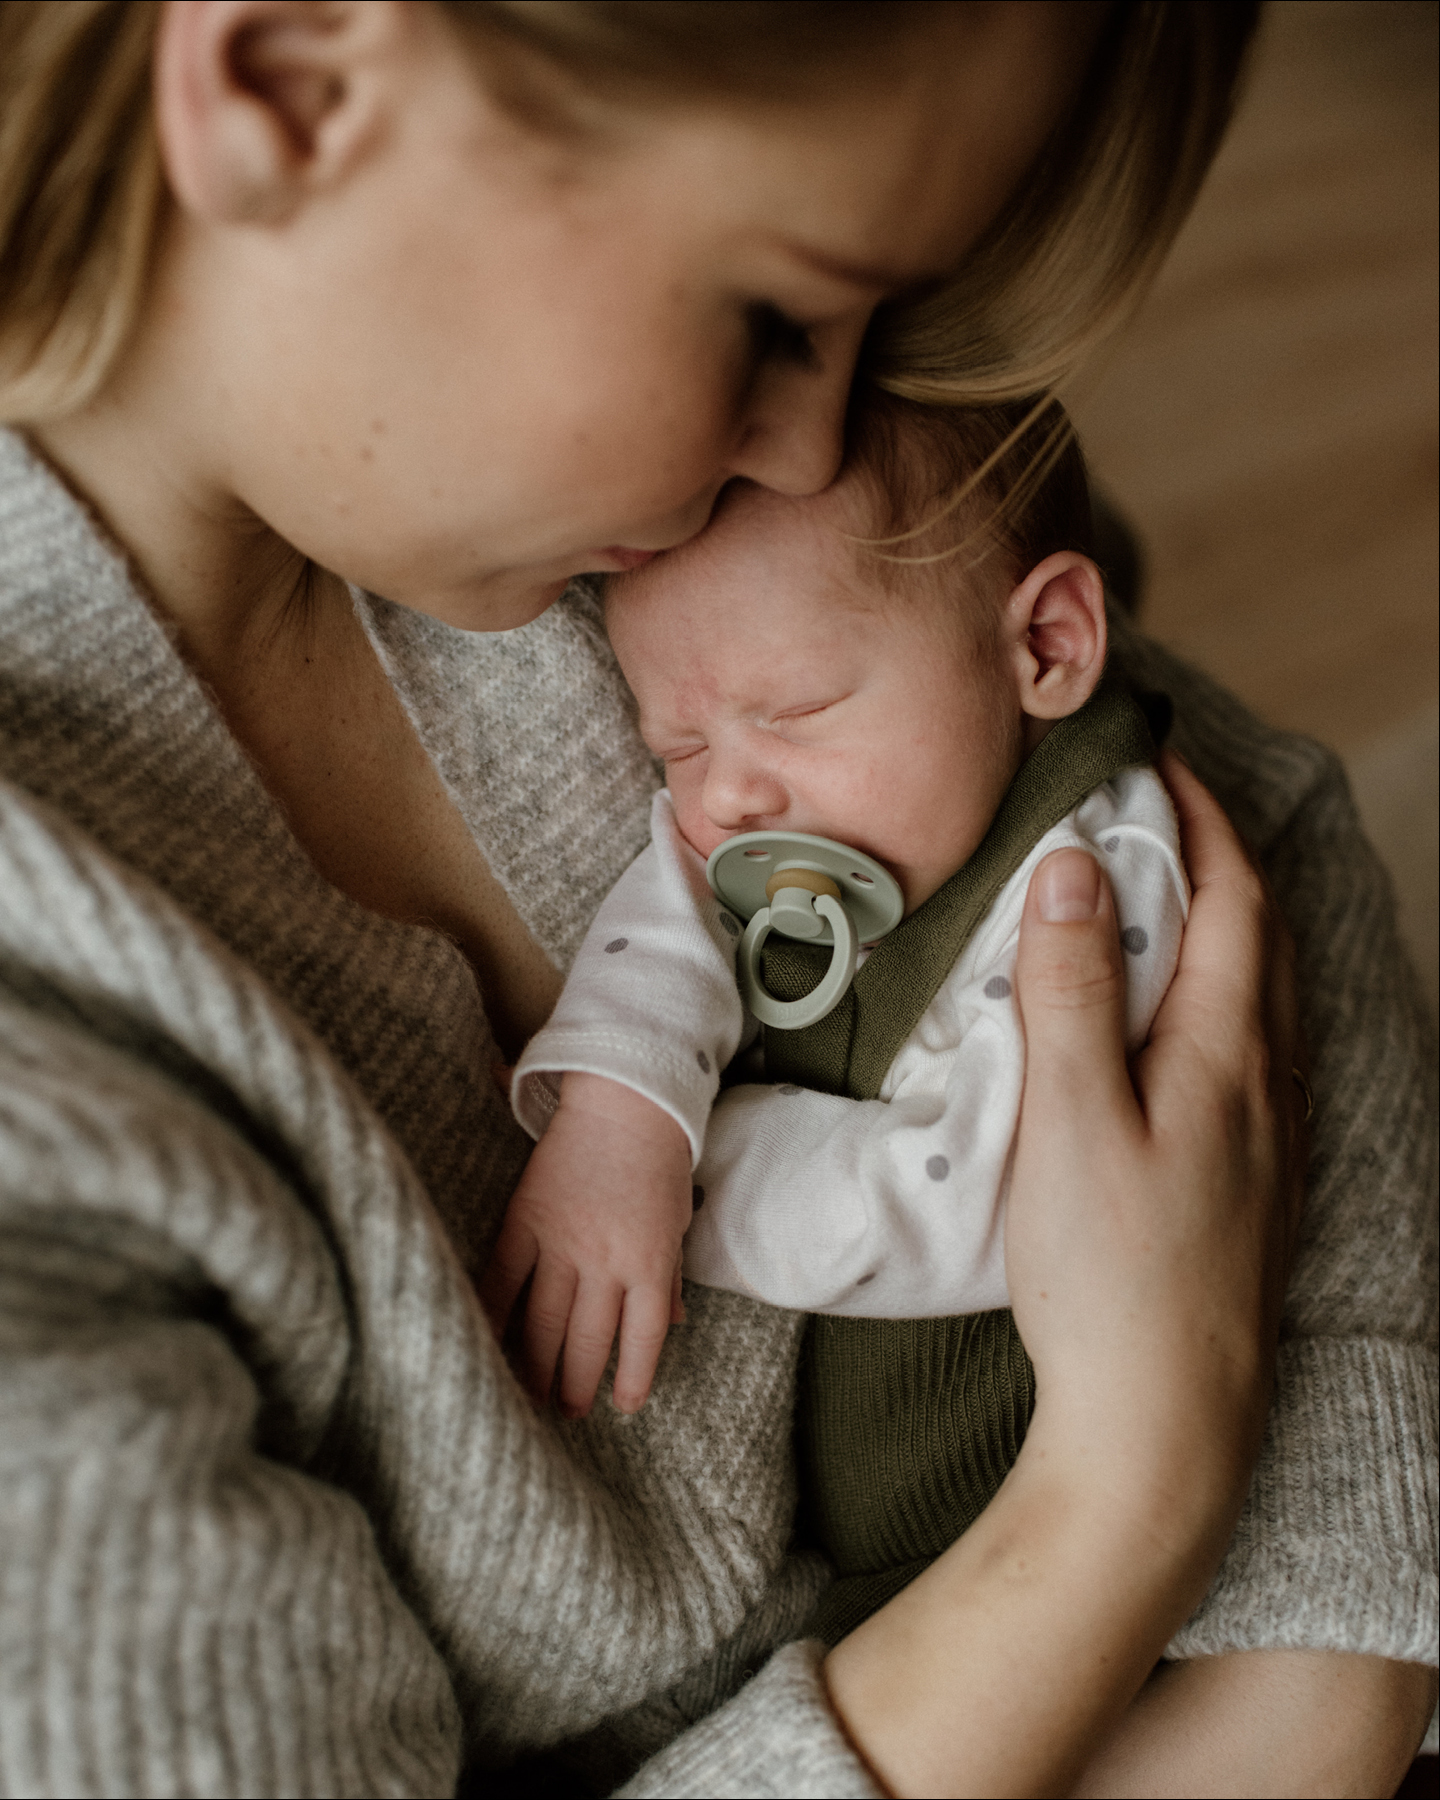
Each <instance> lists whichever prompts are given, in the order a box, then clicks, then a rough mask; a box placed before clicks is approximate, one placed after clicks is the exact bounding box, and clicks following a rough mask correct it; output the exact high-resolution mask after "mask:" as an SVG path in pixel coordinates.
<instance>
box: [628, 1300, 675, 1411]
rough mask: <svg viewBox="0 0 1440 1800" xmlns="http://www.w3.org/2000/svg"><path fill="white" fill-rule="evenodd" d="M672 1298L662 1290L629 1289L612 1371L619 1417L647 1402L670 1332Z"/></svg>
mask: <svg viewBox="0 0 1440 1800" xmlns="http://www.w3.org/2000/svg"><path fill="white" fill-rule="evenodd" d="M671 1305H672V1296H671V1295H670V1294H667V1293H666V1292H665V1290H664V1289H663V1288H656V1287H632V1288H629V1289H627V1291H626V1294H625V1306H624V1310H623V1311H622V1312H621V1315H620V1360H619V1362H618V1364H617V1365H616V1368H615V1405H616V1408H617V1410H618V1411H620V1412H622V1413H635V1412H639V1410H640V1408H641V1407H642V1406H643V1405H644V1404H645V1402H646V1401H647V1400H648V1399H649V1398H650V1384H651V1382H652V1381H654V1379H655V1365H656V1364H657V1363H658V1362H659V1360H660V1352H661V1350H662V1349H664V1347H665V1333H666V1332H667V1331H668V1330H669V1329H670V1310H671Z"/></svg>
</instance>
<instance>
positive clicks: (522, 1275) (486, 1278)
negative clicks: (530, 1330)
mask: <svg viewBox="0 0 1440 1800" xmlns="http://www.w3.org/2000/svg"><path fill="white" fill-rule="evenodd" d="M539 1254H540V1243H539V1240H538V1239H537V1238H536V1236H535V1233H534V1232H533V1231H532V1230H531V1229H530V1227H529V1226H528V1225H518V1224H516V1223H515V1219H514V1214H513V1212H512V1214H511V1216H510V1217H509V1218H508V1219H506V1221H505V1224H504V1226H503V1227H502V1228H501V1232H500V1236H499V1238H498V1239H497V1240H496V1243H495V1248H494V1250H493V1251H492V1252H491V1255H490V1261H489V1264H488V1265H487V1267H486V1269H485V1273H484V1274H483V1275H482V1276H481V1277H480V1285H479V1289H478V1292H479V1295H480V1304H481V1306H482V1307H483V1308H484V1311H485V1316H486V1318H487V1319H489V1321H490V1329H491V1330H492V1331H493V1332H494V1333H495V1335H496V1337H497V1338H503V1337H504V1336H505V1328H506V1326H507V1325H508V1324H509V1323H510V1315H511V1313H512V1312H514V1310H515V1302H516V1300H518V1299H519V1297H520V1291H521V1289H522V1288H523V1287H524V1286H525V1283H526V1282H527V1281H528V1280H529V1279H530V1272H531V1270H532V1269H533V1268H534V1267H535V1260H536V1258H537V1257H538V1256H539Z"/></svg>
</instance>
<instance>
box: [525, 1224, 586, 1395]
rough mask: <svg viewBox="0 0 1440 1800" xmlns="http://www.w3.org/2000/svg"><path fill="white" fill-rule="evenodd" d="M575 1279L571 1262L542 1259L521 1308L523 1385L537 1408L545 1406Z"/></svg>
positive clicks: (551, 1385) (553, 1385) (571, 1301)
mask: <svg viewBox="0 0 1440 1800" xmlns="http://www.w3.org/2000/svg"><path fill="white" fill-rule="evenodd" d="M577 1280H578V1276H577V1273H576V1270H575V1266H574V1264H573V1263H567V1262H561V1261H559V1260H557V1259H556V1258H555V1257H553V1256H542V1257H541V1258H540V1260H539V1262H538V1263H537V1264H536V1265H535V1279H534V1280H533V1281H532V1282H531V1284H530V1298H529V1300H528V1301H527V1302H526V1305H525V1335H524V1351H523V1357H524V1369H525V1386H526V1387H527V1388H528V1389H529V1391H530V1396H531V1398H532V1399H533V1400H534V1402H535V1404H536V1405H537V1406H546V1405H548V1404H549V1401H550V1395H551V1393H552V1392H553V1391H554V1387H555V1365H556V1364H557V1363H558V1362H559V1360H560V1346H561V1345H562V1344H563V1343H564V1342H565V1331H566V1327H567V1325H568V1324H569V1322H570V1309H571V1307H572V1306H573V1305H574V1303H575V1286H576V1282H577Z"/></svg>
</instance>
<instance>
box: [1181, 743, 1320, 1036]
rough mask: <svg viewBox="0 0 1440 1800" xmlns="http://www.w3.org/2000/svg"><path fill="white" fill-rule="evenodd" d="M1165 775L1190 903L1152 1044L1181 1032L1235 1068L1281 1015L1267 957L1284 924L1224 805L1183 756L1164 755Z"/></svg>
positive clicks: (1269, 959)
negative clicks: (1247, 1044)
mask: <svg viewBox="0 0 1440 1800" xmlns="http://www.w3.org/2000/svg"><path fill="white" fill-rule="evenodd" d="M1160 770H1161V774H1162V775H1163V777H1164V779H1165V784H1166V786H1167V787H1168V788H1169V790H1170V795H1171V798H1172V799H1173V800H1174V802H1175V810H1176V813H1177V814H1178V816H1179V820H1180V848H1181V853H1182V855H1183V856H1184V859H1185V868H1186V871H1187V873H1188V874H1189V877H1190V888H1191V900H1190V916H1189V919H1188V920H1187V922H1186V926H1185V941H1184V946H1183V948H1182V951H1181V955H1180V965H1179V968H1178V969H1177V970H1176V973H1175V979H1174V981H1173V982H1172V984H1171V987H1170V991H1169V993H1168V994H1167V995H1166V997H1165V999H1164V1000H1163V1001H1162V1002H1161V1005H1160V1010H1159V1012H1158V1013H1157V1014H1156V1018H1155V1024H1154V1026H1153V1027H1152V1029H1151V1033H1150V1039H1151V1042H1152V1043H1156V1042H1158V1041H1159V1040H1160V1039H1161V1038H1163V1037H1164V1036H1165V1035H1166V1034H1167V1032H1169V1031H1171V1030H1172V1029H1174V1030H1179V1031H1182V1032H1183V1034H1184V1036H1185V1038H1186V1040H1187V1041H1188V1042H1189V1044H1190V1045H1191V1047H1192V1048H1195V1049H1199V1050H1213V1051H1214V1052H1215V1053H1216V1054H1217V1055H1218V1056H1219V1058H1220V1060H1222V1061H1224V1062H1227V1063H1229V1062H1232V1061H1233V1059H1234V1056H1235V1052H1236V1048H1237V1045H1238V1044H1239V1043H1240V1042H1241V1040H1242V1039H1243V1037H1244V1036H1245V1034H1247V1033H1251V1032H1254V1031H1255V1030H1256V1029H1257V1028H1258V1029H1260V1030H1261V1032H1262V1034H1264V1033H1265V1030H1266V1028H1265V1022H1264V1021H1265V1015H1267V1014H1268V1013H1270V1012H1272V1011H1274V1010H1275V1002H1276V999H1277V994H1276V990H1275V985H1274V981H1275V970H1274V969H1273V968H1272V966H1271V958H1270V956H1269V954H1268V952H1269V949H1270V947H1271V945H1272V943H1273V941H1274V936H1273V934H1274V929H1275V925H1276V924H1277V922H1278V921H1277V920H1276V918H1275V914H1274V907H1273V905H1272V904H1271V901H1270V897H1269V894H1268V892H1267V890H1266V887H1265V882H1264V878H1263V877H1262V876H1261V875H1260V873H1259V871H1258V870H1257V869H1256V868H1255V867H1254V865H1253V864H1252V863H1251V861H1250V859H1249V857H1248V856H1247V855H1246V853H1245V846H1244V845H1243V844H1242V843H1241V841H1240V837H1239V834H1238V833H1237V832H1236V830H1235V828H1234V826H1233V825H1232V824H1231V823H1230V821H1229V819H1228V818H1227V817H1226V816H1225V813H1224V810H1223V808H1222V807H1221V806H1220V804H1219V802H1218V801H1217V800H1216V799H1215V798H1214V796H1213V795H1212V794H1211V793H1210V792H1209V790H1208V789H1207V788H1206V787H1205V786H1204V785H1203V783H1201V782H1200V781H1199V780H1198V779H1197V777H1196V776H1195V775H1194V774H1192V773H1191V771H1190V770H1189V769H1187V768H1186V766H1185V765H1184V763H1182V762H1181V761H1180V759H1179V758H1178V757H1177V756H1174V755H1173V754H1169V753H1167V754H1166V755H1165V756H1164V757H1162V759H1161V765H1160ZM1281 1010H1282V1011H1283V1003H1282V1006H1281ZM1287 1068H1288V1065H1287Z"/></svg>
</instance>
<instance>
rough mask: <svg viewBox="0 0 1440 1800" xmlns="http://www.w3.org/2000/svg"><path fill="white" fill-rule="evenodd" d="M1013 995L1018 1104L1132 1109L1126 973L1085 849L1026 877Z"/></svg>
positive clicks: (1051, 1113)
mask: <svg viewBox="0 0 1440 1800" xmlns="http://www.w3.org/2000/svg"><path fill="white" fill-rule="evenodd" d="M1015 975H1016V992H1017V998H1018V1000H1019V1003H1020V1014H1021V1018H1022V1020H1023V1021H1024V1026H1025V1108H1026V1110H1027V1111H1029V1110H1031V1109H1032V1108H1037V1107H1038V1108H1040V1109H1041V1110H1042V1113H1043V1115H1044V1116H1045V1117H1047V1118H1050V1119H1051V1120H1054V1121H1057V1122H1058V1121H1060V1120H1063V1119H1066V1118H1077V1119H1084V1120H1086V1121H1087V1122H1088V1124H1089V1128H1090V1129H1091V1130H1094V1129H1097V1128H1098V1127H1096V1126H1095V1124H1094V1117H1095V1113H1096V1109H1097V1108H1099V1109H1101V1110H1102V1112H1103V1111H1110V1112H1112V1113H1114V1112H1118V1113H1122V1114H1130V1115H1133V1114H1134V1111H1135V1096H1134V1093H1133V1091H1132V1089H1131V1086H1130V1080H1129V1076H1128V1074H1127V1073H1126V1068H1125V975H1124V970H1123V968H1122V966H1121V957H1120V939H1119V932H1118V928H1117V926H1116V923H1115V903H1114V899H1113V897H1112V895H1111V892H1110V883H1109V881H1108V880H1107V879H1106V877H1105V874H1104V871H1103V870H1102V869H1101V867H1100V865H1099V864H1098V863H1097V862H1096V860H1095V858H1094V857H1093V856H1090V855H1088V854H1087V853H1086V852H1085V851H1083V850H1057V851H1055V852H1054V854H1053V855H1050V856H1047V857H1046V858H1045V860H1044V861H1043V862H1042V863H1041V864H1040V866H1039V868H1037V869H1036V871H1035V873H1034V875H1033V876H1032V877H1031V880H1030V890H1029V893H1028V894H1027V895H1026V898H1025V911H1024V915H1023V917H1022V919H1021V923H1020V948H1019V954H1018V956H1017V959H1016V966H1015Z"/></svg>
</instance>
